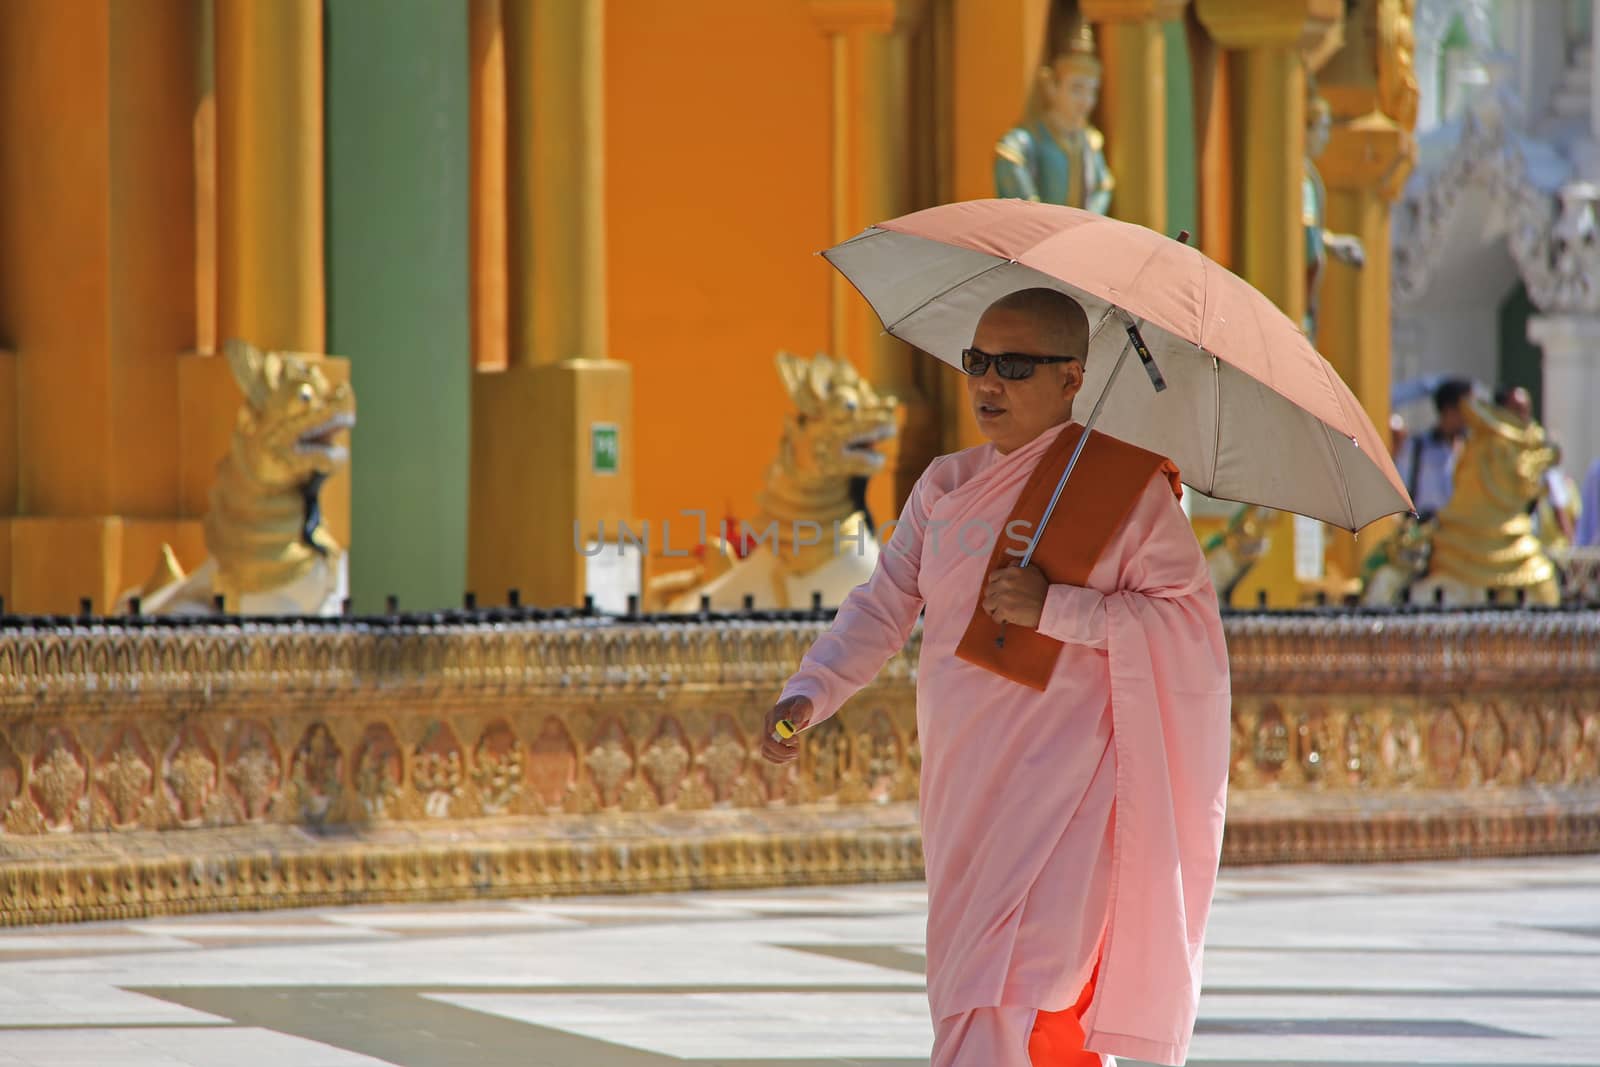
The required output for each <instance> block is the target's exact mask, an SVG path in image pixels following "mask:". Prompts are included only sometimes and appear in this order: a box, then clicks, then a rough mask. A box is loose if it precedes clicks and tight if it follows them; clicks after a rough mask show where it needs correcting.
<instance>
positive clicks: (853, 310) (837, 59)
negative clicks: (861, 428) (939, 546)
mask: <svg viewBox="0 0 1600 1067" xmlns="http://www.w3.org/2000/svg"><path fill="white" fill-rule="evenodd" d="M811 13H812V19H813V21H814V22H815V24H816V26H817V28H818V29H819V30H820V31H822V33H824V34H825V35H827V37H828V39H829V42H830V46H831V49H832V56H833V58H832V64H831V72H832V77H831V83H832V84H831V93H832V105H833V106H832V120H831V125H832V131H833V138H832V140H833V153H832V157H833V158H832V163H831V171H832V187H831V191H832V197H831V203H832V211H831V214H832V218H833V232H832V234H831V238H832V240H833V241H834V242H839V241H843V240H846V239H847V238H849V237H852V236H854V235H855V234H857V233H859V232H860V231H861V230H863V229H864V228H866V227H867V226H870V225H872V224H873V223H876V222H882V221H883V220H885V219H890V218H894V217H895V216H897V215H902V214H904V213H905V212H906V211H907V210H908V207H909V201H910V191H911V175H910V170H909V164H908V159H909V156H910V146H909V143H908V139H909V136H910V132H911V115H910V97H909V94H910V86H909V79H910V55H909V45H908V41H907V33H908V31H910V30H912V29H914V27H915V23H916V21H917V19H918V18H919V17H920V15H921V14H922V4H921V3H920V2H908V0H875V2H870V3H849V4H840V3H838V2H836V0H811ZM830 273H831V275H832V278H831V282H832V288H831V289H830V291H829V301H830V308H829V310H830V318H829V321H830V323H831V329H830V331H829V348H830V350H831V354H832V355H834V356H842V357H844V358H847V359H849V360H850V361H851V362H852V363H854V364H855V365H856V367H857V369H859V370H860V371H861V372H862V373H863V374H865V375H866V376H867V378H868V379H870V380H871V382H872V384H873V386H874V387H875V388H877V389H878V390H879V391H880V392H886V393H889V394H891V395H893V396H894V397H895V398H896V399H898V400H899V401H900V403H901V406H902V423H901V432H900V437H899V439H898V440H897V441H896V442H895V443H894V445H893V446H892V447H891V448H890V449H889V450H888V452H887V453H886V459H887V463H886V466H885V471H884V473H883V474H881V475H879V476H878V477H877V478H875V479H873V481H872V482H871V483H870V486H869V488H868V495H867V505H868V508H869V509H870V510H871V511H872V513H873V514H874V515H876V516H877V517H878V519H879V520H880V521H882V520H885V519H888V518H891V517H893V516H897V515H899V514H900V508H901V506H902V505H903V504H904V502H905V499H906V497H907V496H908V495H910V492H911V486H912V485H913V484H914V483H915V482H916V480H917V478H918V477H919V476H921V474H922V471H923V469H924V468H925V467H926V466H927V464H928V462H929V461H930V460H931V459H933V457H934V456H935V455H937V454H938V453H939V451H940V448H939V444H940V438H941V436H942V435H941V433H940V428H939V420H938V418H937V416H936V413H935V412H934V411H933V410H932V409H931V408H930V407H929V404H928V401H927V399H926V397H925V396H924V395H923V392H922V390H921V388H920V387H919V386H918V383H917V375H916V372H915V370H914V367H913V361H914V360H917V359H925V358H926V357H925V356H921V355H919V354H917V353H915V352H913V351H912V349H911V348H910V346H908V345H907V344H906V343H905V342H903V341H900V340H898V339H897V338H894V337H890V336H888V335H886V334H885V333H884V332H883V328H882V325H881V324H880V323H879V322H878V319H877V317H876V316H875V315H874V314H873V313H872V309H871V308H870V307H868V306H867V302H866V301H865V300H863V299H861V296H860V294H859V293H857V292H856V291H855V290H854V289H853V288H852V287H851V286H850V284H849V282H847V281H846V280H845V278H844V276H843V275H842V274H840V273H839V272H838V271H830Z"/></svg>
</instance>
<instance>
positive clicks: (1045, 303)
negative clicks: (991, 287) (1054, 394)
mask: <svg viewBox="0 0 1600 1067" xmlns="http://www.w3.org/2000/svg"><path fill="white" fill-rule="evenodd" d="M997 311H998V312H1009V313H1011V314H1013V315H1021V316H1025V317H1026V318H1028V319H1031V320H1032V321H1033V324H1034V328H1035V330H1036V336H1037V337H1038V340H1039V343H1040V344H1041V345H1044V346H1045V347H1047V348H1048V349H1049V351H1048V352H1039V353H1036V354H1037V355H1054V356H1076V357H1077V358H1079V359H1081V360H1083V361H1084V362H1085V363H1088V361H1089V316H1088V315H1087V314H1085V313H1084V310H1083V305H1082V304H1080V303H1078V302H1077V301H1076V300H1074V299H1072V297H1070V296H1068V295H1067V294H1066V293H1060V292H1057V291H1056V290H1054V289H1044V288H1039V289H1018V290H1017V291H1016V292H1014V293H1007V294H1006V295H1005V296H1002V297H1001V298H1000V299H999V300H996V301H995V302H994V303H992V304H990V305H989V308H988V310H987V311H985V312H984V315H985V316H988V315H991V314H993V313H995V312H997Z"/></svg>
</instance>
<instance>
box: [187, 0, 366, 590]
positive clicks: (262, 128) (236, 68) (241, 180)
mask: <svg viewBox="0 0 1600 1067" xmlns="http://www.w3.org/2000/svg"><path fill="white" fill-rule="evenodd" d="M205 6H206V5H204V4H202V5H197V9H200V10H204V8H205ZM207 23H211V24H214V27H215V31H214V32H215V38H214V40H213V41H212V42H211V44H212V47H211V50H210V54H211V55H212V56H214V57H215V58H214V69H213V70H212V71H210V72H203V74H202V78H201V84H202V85H205V84H210V85H211V86H212V87H213V91H214V99H211V100H206V99H204V98H202V99H201V100H200V104H199V112H200V114H201V115H202V116H203V115H204V112H205V111H207V110H210V111H212V112H213V113H214V114H215V145H216V155H215V159H214V160H213V161H211V171H212V173H213V174H214V180H215V183H216V187H215V190H216V191H215V211H216V216H215V223H214V225H215V248H214V252H213V253H212V254H214V256H215V279H216V287H217V289H216V303H215V306H216V340H217V341H218V342H219V343H220V342H221V341H226V340H227V339H228V338H231V337H239V338H243V339H244V340H246V341H249V342H250V343H251V344H254V345H256V346H257V347H259V348H263V349H269V350H279V351H288V352H299V353H303V354H305V355H308V356H320V355H321V354H322V353H323V352H325V351H326V348H327V310H326V296H325V294H326V284H325V276H324V260H325V255H324V239H323V217H324V204H323V121H322V102H323V78H322V0H226V2H219V3H215V4H214V7H213V10H212V11H211V12H210V13H209V14H206V15H205V16H204V17H203V20H202V27H203V26H205V25H206V24H207ZM202 51H204V50H203V49H202ZM206 75H209V76H206ZM201 147H203V145H202V146H201ZM207 170H208V168H207V165H206V161H205V160H203V159H200V160H198V165H197V172H198V174H199V175H200V176H201V180H202V182H204V180H205V179H206V176H207ZM206 229H207V227H206V225H205V220H204V219H201V224H200V225H199V226H198V230H199V232H200V233H201V234H202V235H204V234H205V233H206ZM204 251H206V249H205V248H204V247H202V252H204ZM202 266H204V264H202ZM203 277H204V276H203V275H202V278H203ZM203 307H204V301H202V308H203ZM323 359H324V371H325V373H327V375H328V376H329V378H331V379H332V380H334V381H347V380H348V379H349V362H348V361H347V360H343V359H335V358H330V357H323ZM178 378H179V381H178V392H179V402H180V410H181V413H182V414H181V433H182V447H181V462H182V509H183V511H182V513H183V515H185V516H186V517H193V518H199V517H200V516H203V515H204V514H205V513H206V511H207V509H208V508H209V507H210V492H211V484H212V482H213V480H214V479H215V476H216V466H217V462H218V461H219V460H220V459H221V458H222V457H223V456H224V455H226V454H227V451H228V448H229V447H230V441H231V438H232V434H233V426H234V419H235V417H236V414H237V411H238V408H239V405H240V403H242V402H243V397H242V395H241V394H240V392H239V390H238V387H237V386H236V385H235V383H234V381H233V376H232V374H231V373H230V371H229V369H228V365H227V361H226V360H224V359H221V358H219V357H218V356H216V355H215V354H214V353H212V352H210V351H207V350H204V349H201V350H199V351H195V352H191V353H189V354H186V355H184V356H183V357H182V358H181V359H180V360H179V368H178ZM359 432H360V431H359V430H358V431H357V439H359ZM357 455H358V453H357ZM356 462H359V460H358V459H357V460H356ZM350 477H351V474H350V468H348V467H347V468H346V469H345V470H343V471H341V472H339V473H338V474H336V475H335V476H334V477H332V478H330V479H329V480H328V482H327V484H326V485H324V486H323V488H322V494H321V499H322V514H323V521H324V522H325V523H326V524H327V527H328V530H329V532H330V533H331V534H332V535H333V536H334V538H335V539H336V540H337V541H339V543H340V544H342V545H345V546H349V545H350ZM183 562H184V563H185V564H186V565H192V564H193V563H195V562H198V560H194V559H184V560H183Z"/></svg>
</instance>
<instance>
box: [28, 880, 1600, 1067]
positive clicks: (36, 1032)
mask: <svg viewBox="0 0 1600 1067" xmlns="http://www.w3.org/2000/svg"><path fill="white" fill-rule="evenodd" d="M1214 916H1215V917H1214V919H1213V922H1212V926H1211V936H1210V941H1209V945H1210V947H1209V949H1208V954H1207V966H1206V990H1205V996H1204V999H1203V1002H1202V1005H1201V1018H1200V1023H1199V1026H1198V1028H1197V1034H1196V1037H1195V1041H1194V1046H1193V1049H1192V1054H1191V1058H1190V1060H1189V1062H1190V1064H1193V1065H1195V1067H1224V1065H1244V1064H1274V1065H1296V1064H1305V1065H1310V1064H1316V1065H1319V1067H1320V1065H1339V1067H1390V1065H1394V1067H1398V1065H1401V1064H1462V1065H1468V1064H1471V1065H1479V1064H1482V1065H1489V1064H1492V1065H1496V1067H1522V1065H1528V1067H1533V1065H1540V1067H1579V1065H1584V1067H1595V1065H1597V1064H1600V857H1574V858H1565V859H1540V860H1521V861H1481V862H1475V863H1461V864H1410V865H1399V866H1369V867H1273V868H1260V869H1229V870H1226V871H1224V872H1223V878H1222V882H1221V886H1220V888H1219V892H1218V897H1217V906H1216V910H1215V913H1214ZM924 921H925V898H924V894H923V891H922V886H921V885H919V884H905V885H877V886H859V887H839V888H827V889H795V890H781V891H780V890H773V891H762V892H743V893H725V892H719V893H691V894H680V895H672V896H655V897H608V898H586V899H570V898H569V899H561V900H541V901H505V902H471V903H461V904H450V905H429V906H392V907H349V908H323V909H315V910H308V911H284V912H265V913H249V914H237V913H236V914H230V915H208V916H194V917H186V918H177V919H161V920H149V921H128V922H110V923H94V924H85V925H78V926H53V927H27V928H13V929H0V1067H22V1065H29V1067H46V1065H48V1067H111V1065H122V1067H265V1065H268V1064H271V1065H274V1067H279V1065H291V1064H292V1065H299V1067H377V1065H382V1064H391V1065H396V1067H457V1065H460V1067H467V1065H474V1067H512V1065H516V1067H591V1065H593V1067H660V1065H665V1064H685V1063H687V1064H698V1065H711V1064H716V1065H721V1067H757V1065H766V1067H812V1065H822V1064H855V1065H861V1067H868V1065H877V1067H888V1065H891V1064H892V1065H897V1067H899V1065H911V1064H919V1063H926V1062H927V1056H928V1050H929V1046H930V1044H931V1041H932V1028H931V1026H930V1024H929V1021H928V1017H927V1002H926V999H925V995H924V985H923V965H924V953H923V925H924ZM1123 1063H1124V1064H1125V1065H1126V1064H1127V1061H1123Z"/></svg>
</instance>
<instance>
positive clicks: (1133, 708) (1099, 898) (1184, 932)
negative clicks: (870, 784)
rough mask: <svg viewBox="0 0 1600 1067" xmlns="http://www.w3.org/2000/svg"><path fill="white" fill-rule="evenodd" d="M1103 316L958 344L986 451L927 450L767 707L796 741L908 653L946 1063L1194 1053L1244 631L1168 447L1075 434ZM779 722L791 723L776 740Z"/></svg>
mask: <svg viewBox="0 0 1600 1067" xmlns="http://www.w3.org/2000/svg"><path fill="white" fill-rule="evenodd" d="M1088 344H1089V330H1088V323H1087V318H1086V316H1085V313H1084V310H1083V308H1082V307H1081V306H1080V305H1079V304H1078V303H1077V302H1075V301H1074V300H1072V299H1071V298H1070V297H1068V296H1065V295H1064V294H1061V293H1058V292H1056V291H1055V290H1051V289H1029V290H1024V291H1021V292H1016V293H1012V294H1010V295H1008V296H1006V297H1004V298H1002V299H1000V300H999V301H997V302H996V303H994V304H993V305H992V306H991V307H989V308H988V309H987V310H986V311H985V312H984V314H983V316H982V318H981V320H980V321H979V323H978V326H977V328H976V331H975V334H974V336H973V339H972V346H971V347H970V348H969V349H967V350H966V351H965V352H964V354H963V366H964V369H965V370H966V372H967V377H966V378H965V384H966V389H967V395H968V399H969V401H970V403H971V407H972V411H973V414H974V416H975V417H976V419H977V424H978V427H979V429H980V430H981V431H982V433H983V435H984V436H985V437H986V438H987V443H985V444H983V445H980V446H978V447H976V448H969V449H966V450H964V451H961V452H957V453H954V454H953V455H946V456H940V457H939V458H937V459H935V460H934V461H933V462H932V463H931V464H929V466H928V468H927V470H926V471H924V472H923V474H922V477H921V478H920V479H919V480H918V481H917V483H916V485H915V486H914V487H913V489H912V491H911V494H910V496H909V498H908V499H907V501H906V504H905V508H904V510H903V512H902V513H901V516H900V519H899V521H898V523H897V524H896V525H895V528H894V532H893V536H892V537H891V538H890V539H889V542H888V547H887V548H886V550H885V551H884V553H883V554H882V556H881V557H880V559H879V562H878V565H877V568H876V570H875V571H874V572H873V574H872V576H871V578H870V579H869V580H868V581H867V582H866V583H864V584H862V585H860V586H858V587H857V588H856V589H854V590H853V591H852V592H851V593H850V594H849V596H848V597H847V598H846V599H845V601H844V603H843V604H842V605H841V606H840V608H839V611H838V613H837V616H836V618H835V620H834V623H833V625H832V626H831V627H830V628H829V629H828V631H827V632H826V633H824V634H823V635H822V636H820V637H819V638H818V639H817V640H816V642H815V643H814V644H813V645H812V646H811V649H810V651H809V652H808V653H807V655H806V656H805V658H804V660H803V661H802V663H801V664H800V667H799V670H798V671H797V672H796V673H795V675H794V677H793V678H792V679H790V681H789V682H788V684H787V685H786V686H785V688H784V689H783V691H782V693H781V695H780V697H779V700H778V702H777V704H776V706H775V707H774V708H773V709H772V710H771V712H769V713H768V716H767V723H766V737H765V740H764V743H763V755H764V756H765V757H766V758H767V759H769V760H772V761H773V762H777V763H785V762H787V761H789V760H792V759H794V758H795V757H796V756H797V755H798V745H799V744H800V743H802V742H803V740H804V738H805V733H804V731H805V729H806V728H807V727H812V726H815V725H817V724H818V723H820V722H823V721H824V720H826V719H827V718H828V717H829V716H831V715H833V714H834V712H835V711H837V710H838V708H839V706H840V705H841V704H843V703H844V702H845V700H846V699H847V698H849V697H850V696H851V695H852V694H853V693H855V692H856V691H857V690H859V689H860V688H862V687H863V686H865V685H866V684H867V683H869V682H870V681H871V680H872V679H873V677H874V676H875V675H876V674H877V672H878V671H879V669H880V668H881V667H882V666H883V665H884V663H885V662H886V661H887V660H888V659H889V658H890V657H891V656H892V655H894V654H895V653H896V652H897V651H899V649H900V648H901V647H902V646H903V645H904V644H905V641H906V639H907V637H908V636H909V635H910V634H911V631H912V628H913V626H914V625H915V623H916V621H917V618H918V616H919V614H923V613H924V612H925V616H924V619H923V630H922V647H921V658H920V661H919V665H918V669H917V736H918V743H919V744H920V746H921V750H922V779H921V794H920V800H919V815H920V818H921V823H922V841H923V856H924V861H925V868H926V872H927V885H928V929H927V938H928V1002H929V1008H930V1013H931V1015H932V1019H933V1026H934V1051H933V1058H932V1064H933V1067H957V1065H959V1067H1024V1065H1031V1067H1038V1065H1044V1064H1050V1065H1073V1067H1077V1065H1080V1064H1081V1065H1085V1067H1087V1065H1091V1064H1092V1065H1096V1067H1098V1065H1101V1064H1107V1063H1113V1062H1115V1061H1114V1059H1113V1057H1116V1056H1127V1057H1131V1058H1136V1059H1141V1060H1147V1061H1151V1062H1155V1063H1164V1064H1180V1063H1182V1062H1183V1060H1184V1058H1185V1056H1186V1055H1187V1051H1188V1045H1189V1041H1190V1038H1191V1036H1192V1034H1193V1030H1194V1021H1195V1015H1196V1011H1197V1007H1198V1002H1199V995H1200V965H1201V949H1202V944H1203V941H1204V936H1205V927H1206V919H1207V915H1208V913H1209V911H1210V907H1211V899H1212V892H1213V889H1214V886H1215V883H1216V874H1217V863H1218V858H1219V855H1220V851H1221V844H1222V820H1223V807H1224V801H1225V797H1226V785H1227V768H1228V746H1229V679H1228V660H1227V649H1226V647H1225V645H1224V641H1223V633H1222V623H1221V619H1220V617H1219V613H1218V606H1217V598H1216V594H1215V592H1214V591H1213V589H1212V585H1211V579H1210V576H1209V574H1208V572H1207V568H1206V562H1205V559H1204V557H1203V556H1202V554H1201V551H1200V547H1199V545H1198V543H1197V541H1196V539H1195V536H1194V533H1193V531H1192V530H1191V528H1190V526H1189V524H1188V521H1187V519H1186V518H1185V516H1184V513H1183V509H1182V507H1181V506H1180V504H1179V494H1180V493H1181V492H1182V489H1181V487H1180V484H1179V481H1178V472H1177V470H1176V469H1175V468H1174V467H1173V465H1172V464H1171V463H1170V462H1169V461H1168V460H1166V459H1164V458H1163V457H1161V456H1158V455H1156V454H1154V453H1151V452H1147V451H1144V450H1143V449H1140V448H1136V447H1134V446H1132V445H1130V444H1127V443H1125V442H1123V441H1120V440H1118V439H1116V438H1113V437H1110V436H1108V435H1105V434H1102V433H1100V432H1099V431H1098V430H1094V431H1091V432H1090V434H1089V441H1088V443H1087V444H1086V445H1085V447H1084V449H1083V453H1082V456H1081V457H1080V459H1079V461H1078V463H1077V465H1076V467H1075V468H1074V469H1073V473H1072V476H1071V478H1070V480H1069V481H1068V484H1067V487H1066V490H1065V491H1064V492H1063V493H1062V496H1061V500H1060V502H1059V504H1058V505H1057V507H1056V510H1055V512H1054V515H1053V517H1052V518H1051V519H1050V521H1049V522H1048V524H1046V525H1045V526H1044V527H1043V531H1042V533H1040V534H1039V538H1038V544H1037V546H1036V548H1035V551H1034V555H1033V557H1032V561H1031V563H1030V565H1029V566H1027V567H1022V566H1018V565H1017V564H1018V563H1019V562H1020V557H1021V556H1022V554H1023V552H1024V551H1025V549H1026V546H1027V544H1028V541H1029V539H1030V538H1031V537H1032V536H1033V531H1034V529H1035V528H1036V527H1037V526H1038V524H1039V521H1040V520H1041V519H1042V518H1043V516H1044V511H1045V507H1046V504H1047V503H1048V501H1049V499H1050V496H1051V493H1052V491H1053V490H1054V489H1055V487H1056V484H1057V481H1058V480H1059V478H1060V476H1061V473H1062V472H1063V471H1064V470H1065V469H1066V466H1067V461H1068V457H1069V456H1070V455H1071V452H1072V448H1073V446H1074V444H1075V443H1076V442H1077V440H1078V437H1079V435H1080V434H1081V433H1082V432H1083V427H1082V426H1081V425H1079V424H1078V423H1076V422H1074V421H1073V403H1074V400H1075V399H1076V398H1077V395H1078V391H1079V389H1080V388H1081V387H1082V385H1083V380H1084V366H1085V361H1086V360H1087V358H1088ZM785 719H787V720H788V721H789V723H792V724H793V725H794V726H795V727H798V728H799V730H800V733H799V734H798V735H796V736H789V737H786V736H784V735H785V734H787V733H788V730H787V728H785V729H782V730H780V729H778V723H779V722H780V721H781V720H785Z"/></svg>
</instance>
